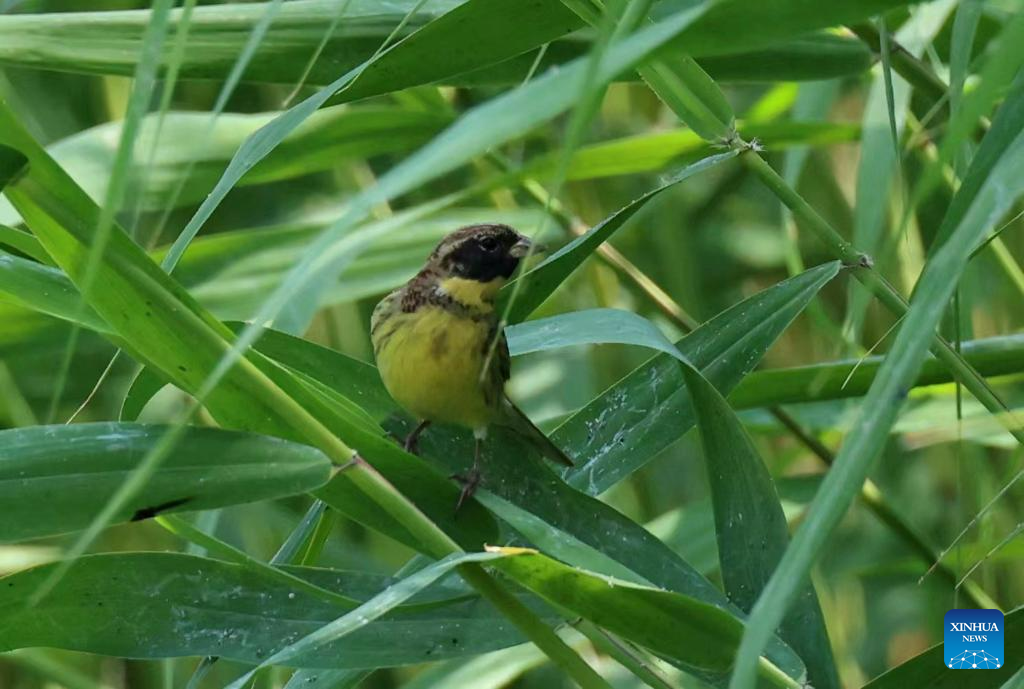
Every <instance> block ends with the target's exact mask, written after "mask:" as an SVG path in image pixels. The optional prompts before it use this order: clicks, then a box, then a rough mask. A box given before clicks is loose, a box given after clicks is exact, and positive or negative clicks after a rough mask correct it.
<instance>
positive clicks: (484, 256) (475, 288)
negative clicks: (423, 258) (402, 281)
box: [423, 224, 540, 304]
mask: <svg viewBox="0 0 1024 689" xmlns="http://www.w3.org/2000/svg"><path fill="white" fill-rule="evenodd" d="M539 250H540V248H539V247H537V246H535V245H534V244H533V243H532V242H531V241H530V239H529V238H528V237H524V236H523V235H521V234H519V233H518V232H516V231H515V230H513V229H512V228H511V227H509V226H508V225H492V224H487V225H470V226H469V227H462V228H459V229H458V230H455V231H454V232H452V233H451V234H449V235H448V236H447V237H445V238H444V239H442V240H441V243H440V244H438V245H437V248H435V249H434V251H433V253H431V254H430V258H429V259H428V260H427V265H426V267H425V268H424V270H423V273H426V274H430V275H433V276H436V278H437V280H438V286H439V287H440V289H442V290H444V291H445V292H446V293H448V294H450V295H451V296H452V297H454V298H456V299H457V300H459V301H460V302H463V303H466V304H476V303H481V302H483V303H486V302H491V301H493V299H494V296H495V295H496V294H497V292H498V290H499V289H501V287H502V286H503V285H504V284H505V283H506V282H508V279H509V278H510V277H512V274H513V273H515V271H516V268H518V267H519V263H520V261H522V259H523V258H524V257H525V256H526V255H527V254H529V253H531V251H539Z"/></svg>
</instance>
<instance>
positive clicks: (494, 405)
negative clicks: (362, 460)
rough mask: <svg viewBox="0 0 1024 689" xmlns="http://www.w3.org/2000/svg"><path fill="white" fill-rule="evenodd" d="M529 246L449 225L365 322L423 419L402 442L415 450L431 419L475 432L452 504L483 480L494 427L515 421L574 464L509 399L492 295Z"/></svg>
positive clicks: (381, 364)
mask: <svg viewBox="0 0 1024 689" xmlns="http://www.w3.org/2000/svg"><path fill="white" fill-rule="evenodd" d="M531 246H532V245H531V243H530V240H529V239H528V238H527V237H524V236H523V235H521V234H519V233H518V232H516V231H515V230H513V229H512V228H511V227H509V226H507V225H496V224H495V225H471V226H469V227H463V228H460V229H458V230H455V231H454V232H452V233H451V234H449V235H448V236H447V237H445V238H444V239H443V240H441V243H440V244H438V245H437V248H435V249H434V251H433V252H432V253H431V254H430V256H429V258H428V259H427V262H426V265H424V266H423V269H422V270H420V272H419V273H417V274H416V275H415V277H413V278H412V279H411V280H409V281H408V282H407V283H405V284H404V285H402V286H401V287H399V288H398V289H396V290H395V291H394V292H392V293H391V294H389V295H387V296H386V297H384V299H382V300H381V302H380V303H379V304H377V306H376V308H374V310H373V316H372V318H371V319H370V339H371V340H372V341H373V352H374V355H375V357H376V359H377V368H378V370H379V371H380V375H381V378H382V379H383V381H384V386H385V387H386V388H387V389H388V392H389V393H391V396H392V397H393V398H394V399H395V401H396V402H398V403H399V404H400V405H401V406H402V407H404V408H405V409H406V410H407V411H409V412H410V413H412V414H413V415H414V416H415V417H416V418H417V419H419V421H420V423H419V425H418V426H417V427H416V429H415V430H413V432H412V433H411V434H409V437H408V438H406V440H405V449H406V450H408V451H409V452H412V453H414V454H415V453H416V451H417V443H418V438H419V435H420V433H422V432H423V430H424V429H425V428H426V427H427V426H429V425H430V424H431V423H432V422H435V421H436V422H439V423H450V424H456V425H459V426H464V427H466V428H471V429H472V430H473V435H474V436H475V438H476V447H475V452H474V455H473V468H472V470H471V471H470V472H469V474H467V475H465V476H454V477H453V478H457V479H459V480H460V481H461V483H462V486H463V487H462V494H461V495H460V496H459V502H458V505H456V509H458V508H459V507H461V506H462V503H463V502H464V501H465V500H466V498H468V497H469V496H470V495H472V494H473V491H474V490H475V489H476V487H477V485H478V484H479V483H480V452H481V446H482V443H483V441H484V439H485V438H486V437H487V429H488V427H489V426H490V425H491V424H496V425H500V426H507V427H509V428H512V429H513V430H515V431H516V432H518V433H519V434H520V435H522V436H523V437H524V438H525V439H527V440H529V441H530V442H531V443H532V444H533V445H534V446H535V447H536V448H537V449H538V451H540V452H541V453H542V454H543V455H545V456H546V457H548V458H549V459H552V460H554V461H556V462H559V463H562V464H566V465H569V466H572V461H571V460H570V459H569V458H568V457H566V456H565V454H564V453H563V452H562V451H561V450H559V449H558V447H556V446H555V445H554V443H552V442H551V441H550V440H549V439H548V438H547V436H545V435H544V434H543V433H542V432H541V431H540V430H539V429H538V428H537V427H536V426H534V425H533V424H532V423H531V422H530V420H529V419H528V418H527V417H526V415H525V414H524V413H523V412H522V411H520V410H519V409H518V408H517V407H516V406H515V405H514V404H512V402H511V401H509V399H508V398H507V397H506V396H505V381H507V380H508V378H509V374H510V358H509V353H508V343H507V342H506V340H505V334H504V332H502V331H501V329H500V328H499V327H498V325H499V324H498V314H497V313H496V312H495V310H494V300H495V298H496V297H497V294H498V290H500V289H501V287H502V286H503V285H504V284H505V283H506V282H507V281H508V279H509V278H510V277H511V276H512V274H513V273H514V272H515V271H516V268H518V266H519V263H520V261H521V260H522V258H523V257H524V256H526V255H527V254H528V253H530V251H531Z"/></svg>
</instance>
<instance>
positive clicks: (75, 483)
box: [0, 423, 330, 542]
mask: <svg viewBox="0 0 1024 689" xmlns="http://www.w3.org/2000/svg"><path fill="white" fill-rule="evenodd" d="M166 430H167V429H166V427H164V426H145V425H138V424H121V423H90V424H78V425H70V426H31V427H28V428H17V429H12V430H7V431H0V447H3V448H4V453H3V457H2V458H0V502H2V503H3V505H4V520H3V522H2V524H0V542H10V541H17V540H24V539H27V538H37V537H39V536H50V535H53V534H60V533H67V532H69V531H76V530H79V529H83V528H85V527H86V526H87V525H88V524H89V522H90V521H91V520H92V519H93V517H94V516H95V515H96V514H97V513H98V512H99V511H100V510H101V509H102V507H103V506H104V504H105V503H106V501H107V499H108V498H109V497H110V495H111V494H112V493H113V492H114V491H115V490H116V489H117V487H118V486H119V485H121V483H123V482H124V480H125V478H126V477H127V475H128V474H130V473H131V472H132V471H133V470H134V469H135V466H136V464H137V463H138V461H139V459H140V458H141V457H142V456H143V455H145V454H146V452H147V451H149V450H150V449H151V448H152V446H153V444H154V443H156V442H157V441H158V440H159V439H160V438H161V437H162V436H163V434H164V432H165V431H166ZM329 471H330V462H329V461H328V460H327V458H326V457H325V456H324V455H323V454H322V453H321V452H320V451H318V450H315V449H313V448H311V447H307V446H305V445H299V444H297V443H291V442H287V441H284V440H280V439H277V438H269V437H266V436H259V435H251V434H247V433H236V432H233V431H222V430H217V429H212V428H190V429H188V430H187V431H186V432H185V434H184V436H183V437H182V440H181V442H180V443H179V445H178V446H177V448H176V449H175V451H174V453H173V454H171V456H170V457H168V458H167V460H166V461H165V462H164V464H163V465H162V466H161V467H160V469H159V470H158V471H157V472H156V473H155V474H154V475H153V477H152V478H151V479H150V481H149V482H148V483H147V484H146V486H145V488H143V489H142V490H141V491H140V492H139V493H138V495H136V496H134V497H133V498H132V500H131V502H130V503H128V504H127V505H125V506H124V508H123V509H121V510H120V511H119V512H118V513H117V514H116V515H115V517H114V522H124V521H129V520H136V519H147V518H149V517H151V516H154V515H155V514H158V513H162V512H165V511H168V512H169V511H175V512H180V511H185V510H187V511H193V510H205V509H211V508H214V507H223V506H225V505H235V504H240V503H247V502H257V501H260V500H269V499H273V498H278V497H284V496H286V495H295V494H297V493H304V492H307V491H310V490H313V489H315V488H317V487H319V486H321V485H323V484H325V483H326V482H327V479H328V475H329Z"/></svg>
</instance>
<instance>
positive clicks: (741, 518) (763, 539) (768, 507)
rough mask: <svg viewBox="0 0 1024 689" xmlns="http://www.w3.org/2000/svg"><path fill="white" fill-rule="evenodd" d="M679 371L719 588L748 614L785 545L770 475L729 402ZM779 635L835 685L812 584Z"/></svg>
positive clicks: (813, 676) (686, 368)
mask: <svg viewBox="0 0 1024 689" xmlns="http://www.w3.org/2000/svg"><path fill="white" fill-rule="evenodd" d="M682 372H683V377H684V378H685V379H686V389H687V390H688V391H689V393H690V397H691V399H693V408H694V409H695V410H696V412H697V428H698V429H699V430H700V438H701V444H702V445H703V447H704V461H705V463H706V465H707V471H706V473H707V476H708V480H709V481H710V483H711V503H712V507H713V508H714V514H715V534H716V537H717V540H718V557H719V561H720V562H721V571H722V580H723V583H724V584H725V592H726V594H727V595H728V596H729V599H730V600H731V601H732V602H733V603H735V604H736V605H738V606H739V607H740V609H741V610H743V611H745V612H749V611H750V609H751V608H752V607H753V605H754V602H755V601H756V600H757V597H758V595H760V593H761V591H762V589H763V588H764V585H765V584H766V583H767V582H768V578H769V577H770V576H771V573H772V571H773V570H774V569H775V567H776V566H777V565H778V564H779V560H780V559H782V554H783V553H784V552H785V550H786V546H787V545H788V544H789V529H788V527H787V525H786V515H785V514H784V513H783V511H782V504H781V503H780V502H779V496H778V494H777V493H776V492H775V484H774V482H773V481H772V477H771V474H769V473H768V469H767V467H765V465H764V462H763V461H762V460H761V457H760V454H759V453H758V451H757V449H756V448H755V447H754V444H753V442H752V441H751V440H750V436H749V435H747V431H746V429H744V428H743V424H742V423H741V422H740V420H739V418H737V416H736V413H735V412H734V411H733V410H732V408H731V407H730V406H729V403H728V402H726V401H725V398H724V397H722V394H721V393H720V392H718V390H716V389H715V387H714V386H713V385H711V383H709V382H708V381H707V380H706V379H705V378H704V376H702V375H701V374H700V372H698V371H697V370H696V369H693V368H691V367H690V365H689V364H684V365H683V366H682ZM777 633H778V635H779V636H780V637H781V638H782V639H783V640H784V641H785V642H786V643H788V644H789V645H790V646H792V648H793V650H795V651H796V652H797V653H798V654H799V655H800V657H801V658H802V659H803V661H804V663H805V664H806V665H807V674H808V678H809V680H810V682H811V684H813V685H814V686H815V687H820V688H821V689H829V688H831V689H836V688H838V687H839V677H838V676H837V674H836V665H835V660H834V659H833V657H832V647H831V645H830V644H829V639H828V632H827V631H826V629H825V619H824V616H823V615H822V612H821V606H820V605H819V603H818V597H817V595H816V594H815V591H814V587H813V586H812V585H810V584H808V585H807V587H806V588H805V589H804V591H803V592H802V593H801V595H800V598H799V599H798V601H797V603H795V604H794V605H793V607H792V609H790V611H789V613H788V614H787V615H786V618H785V619H784V620H783V621H782V624H781V625H779V629H778V632H777Z"/></svg>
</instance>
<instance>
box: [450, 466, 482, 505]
mask: <svg viewBox="0 0 1024 689" xmlns="http://www.w3.org/2000/svg"><path fill="white" fill-rule="evenodd" d="M448 478H450V479H454V480H455V481H457V482H458V483H459V484H461V485H462V492H461V493H459V501H458V502H457V503H455V513H456V514H458V512H459V510H460V509H462V503H464V502H466V500H469V499H470V498H471V497H473V493H475V492H476V489H477V487H478V486H479V485H480V484H481V483H482V482H483V477H482V476H481V475H480V470H479V469H477V468H476V467H473V468H472V469H470V470H469V471H468V472H466V473H465V474H452V475H451V476H449V477H448Z"/></svg>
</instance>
